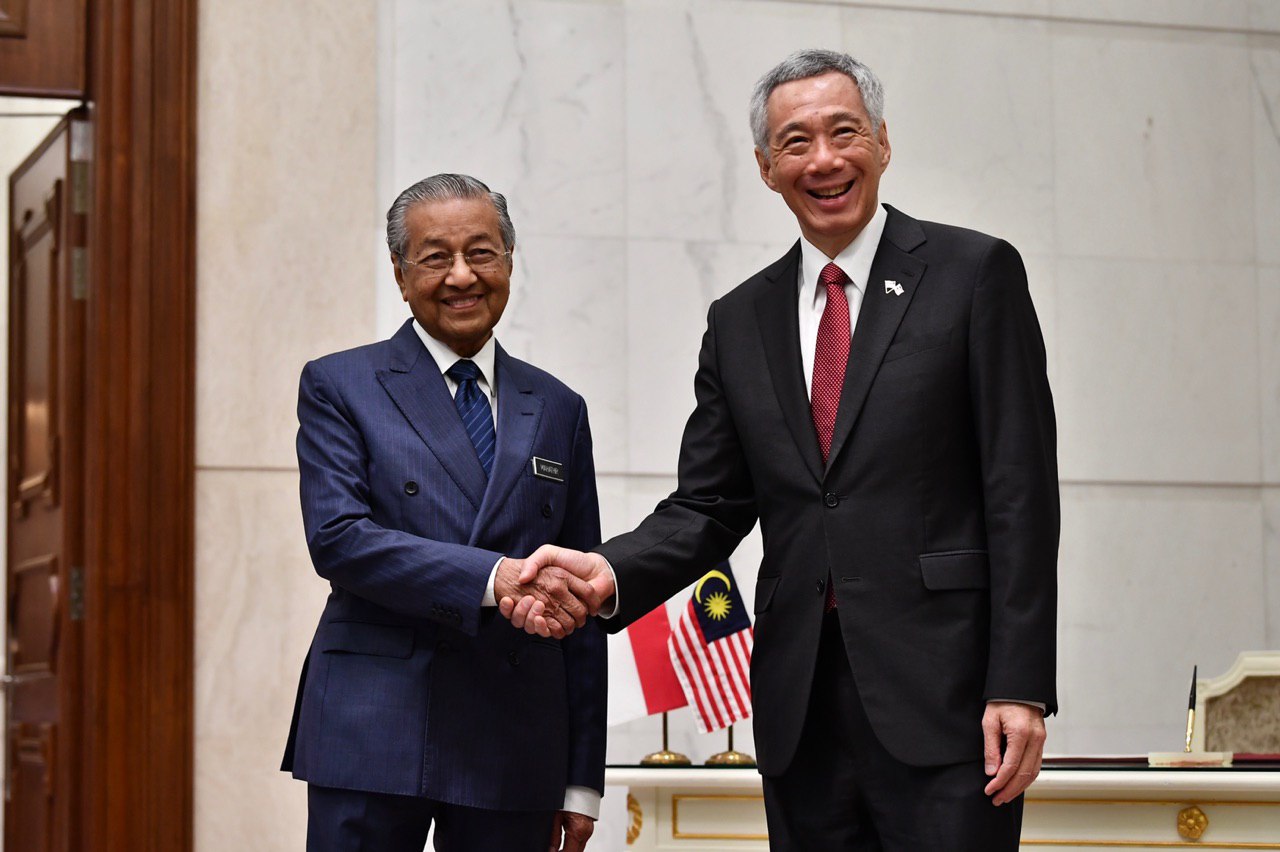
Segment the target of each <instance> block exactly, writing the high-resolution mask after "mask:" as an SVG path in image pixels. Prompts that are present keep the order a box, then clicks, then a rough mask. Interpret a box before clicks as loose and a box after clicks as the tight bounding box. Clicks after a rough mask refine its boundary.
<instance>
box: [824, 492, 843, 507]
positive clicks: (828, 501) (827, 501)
mask: <svg viewBox="0 0 1280 852" xmlns="http://www.w3.org/2000/svg"><path fill="white" fill-rule="evenodd" d="M822 504H823V505H824V506H826V507H827V508H828V509H834V508H835V507H836V506H839V505H840V498H839V497H837V496H836V495H834V494H832V493H831V492H830V491H828V492H827V493H826V494H823V495H822Z"/></svg>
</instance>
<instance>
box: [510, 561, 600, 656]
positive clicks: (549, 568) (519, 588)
mask: <svg viewBox="0 0 1280 852" xmlns="http://www.w3.org/2000/svg"><path fill="white" fill-rule="evenodd" d="M528 561H529V560H526V559H512V558H511V557H507V558H505V559H503V560H502V562H501V563H500V564H499V565H498V573H497V575H495V576H494V578H493V594H494V596H495V597H496V598H497V599H498V600H499V601H500V602H502V601H515V600H521V601H528V604H526V605H525V608H524V610H525V612H526V613H528V612H529V611H531V610H533V609H534V608H535V607H536V611H537V618H538V619H541V621H539V622H538V623H539V625H540V626H541V627H542V629H541V630H537V631H534V630H529V631H528V632H530V633H533V632H537V633H538V634H539V635H541V636H545V637H551V638H554V639H563V638H564V637H565V636H568V635H569V634H570V633H572V632H573V631H574V629H575V628H577V627H581V626H582V625H584V624H586V623H587V616H588V615H594V614H595V612H594V610H590V609H589V603H584V601H587V602H589V601H591V600H592V599H593V598H594V595H595V591H594V590H593V589H592V587H591V585H590V584H589V583H588V582H587V581H586V580H584V579H582V578H581V577H579V576H577V575H576V574H574V573H573V572H571V571H566V570H564V569H563V568H559V567H557V566H555V565H546V566H540V567H539V568H538V569H537V570H529V569H528V568H527V564H526V563H527V562H528ZM526 577H527V578H528V579H525V578H526ZM513 608H514V607H513ZM499 609H503V608H502V606H501V604H499ZM595 609H599V607H598V606H597V607H596V608H595ZM502 614H503V615H505V616H507V617H508V618H510V617H511V615H510V613H509V612H508V611H507V610H506V609H503V612H502ZM524 622H525V619H524V618H522V619H521V623H520V624H517V625H516V626H517V627H524V626H525V624H524Z"/></svg>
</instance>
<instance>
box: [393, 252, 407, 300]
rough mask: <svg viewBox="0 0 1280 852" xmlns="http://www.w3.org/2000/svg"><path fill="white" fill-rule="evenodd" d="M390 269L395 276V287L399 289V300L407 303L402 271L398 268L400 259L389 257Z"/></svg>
mask: <svg viewBox="0 0 1280 852" xmlns="http://www.w3.org/2000/svg"><path fill="white" fill-rule="evenodd" d="M391 269H392V271H394V272H395V274H396V286H397V287H399V288H400V298H401V299H404V300H405V301H406V302H407V301H409V291H408V290H407V289H406V288H405V283H404V270H403V269H401V268H400V258H398V257H396V256H395V255H394V254H393V255H391Z"/></svg>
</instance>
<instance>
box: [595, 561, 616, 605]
mask: <svg viewBox="0 0 1280 852" xmlns="http://www.w3.org/2000/svg"><path fill="white" fill-rule="evenodd" d="M597 555H598V556H599V557H600V558H601V559H604V567H606V568H608V569H609V577H610V578H611V579H612V580H613V603H609V604H605V605H604V606H602V607H600V611H599V612H597V613H596V617H597V618H613V617H614V616H615V615H617V614H618V600H619V599H620V598H621V597H622V591H621V590H620V589H619V588H618V575H617V574H615V573H614V572H613V566H612V565H610V564H609V560H608V559H605V558H604V555H603V554H597Z"/></svg>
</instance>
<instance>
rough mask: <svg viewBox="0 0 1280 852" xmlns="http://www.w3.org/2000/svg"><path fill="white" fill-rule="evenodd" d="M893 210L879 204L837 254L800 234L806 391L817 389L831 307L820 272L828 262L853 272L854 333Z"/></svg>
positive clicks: (851, 318) (851, 310)
mask: <svg viewBox="0 0 1280 852" xmlns="http://www.w3.org/2000/svg"><path fill="white" fill-rule="evenodd" d="M888 218H889V214H888V213H886V212H885V209H884V208H883V207H879V206H877V207H876V212H875V215H874V216H872V217H871V221H870V222H868V223H867V226H866V227H865V228H863V229H862V233H860V234H858V236H856V237H854V238H853V242H851V243H849V245H848V246H846V247H845V249H844V251H842V252H840V254H838V255H836V256H835V257H827V255H826V252H824V251H823V250H822V249H820V248H818V247H817V246H815V245H814V244H813V243H811V242H809V241H808V240H806V239H805V238H804V237H801V238H800V280H799V282H798V287H799V292H798V294H797V295H798V297H799V299H800V363H801V364H802V365H803V367H804V388H805V393H807V394H810V395H812V393H813V355H814V350H815V349H816V348H817V345H818V324H819V323H820V322H822V312H823V311H824V310H826V307H827V288H826V287H822V286H820V285H819V284H818V276H819V275H821V274H822V270H823V268H824V267H825V266H826V265H827V264H828V263H834V264H835V265H836V266H838V267H840V269H841V270H842V271H843V272H844V274H845V275H847V276H849V283H848V284H846V285H844V294H845V296H846V297H847V298H848V300H849V333H850V335H852V334H853V331H854V329H856V328H857V327H858V312H859V311H861V310H862V297H863V296H864V295H865V294H866V292H867V279H868V278H869V277H870V276H871V261H873V260H875V257H876V249H878V248H880V237H882V236H883V235H884V223H885V222H886V221H887V220H888Z"/></svg>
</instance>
